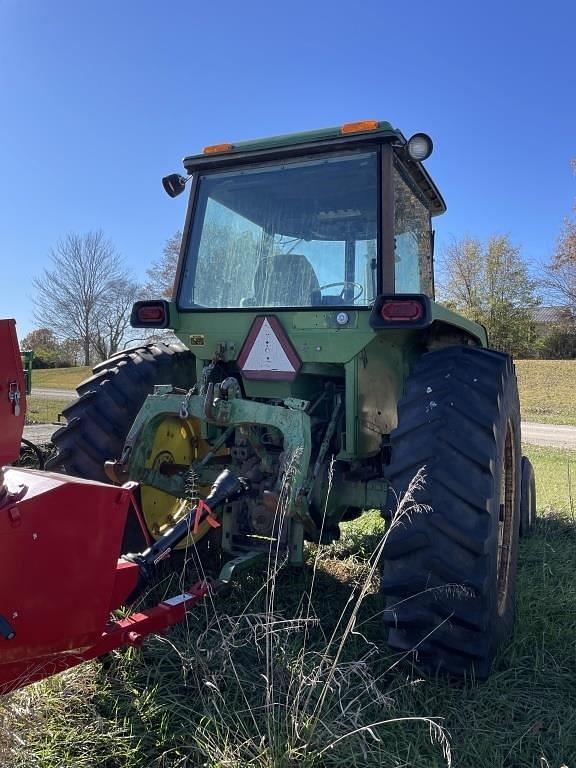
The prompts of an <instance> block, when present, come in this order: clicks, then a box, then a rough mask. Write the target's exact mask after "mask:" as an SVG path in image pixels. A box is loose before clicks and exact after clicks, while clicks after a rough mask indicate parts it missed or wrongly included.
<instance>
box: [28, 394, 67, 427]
mask: <svg viewBox="0 0 576 768" xmlns="http://www.w3.org/2000/svg"><path fill="white" fill-rule="evenodd" d="M69 403H70V400H69V399H62V400H53V399H50V398H47V397H36V396H34V395H31V396H29V397H27V398H26V424H54V423H55V422H57V421H58V414H59V413H62V409H63V408H65V407H66V406H67V405H68V404H69ZM65 423H66V420H65V419H62V424H65Z"/></svg>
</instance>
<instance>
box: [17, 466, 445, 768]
mask: <svg viewBox="0 0 576 768" xmlns="http://www.w3.org/2000/svg"><path fill="white" fill-rule="evenodd" d="M423 482H424V478H423V475H422V474H421V473H419V474H418V476H417V477H416V478H415V479H414V481H413V483H412V485H411V486H410V488H409V489H408V491H407V493H406V494H405V495H404V497H403V498H402V499H400V500H399V503H398V509H397V512H396V515H395V516H394V518H393V521H392V525H391V526H390V527H389V528H388V530H387V531H386V532H384V533H381V535H380V536H379V541H378V544H377V546H376V548H375V550H374V552H373V553H372V556H371V557H370V558H368V560H366V561H364V562H359V561H355V562H353V568H354V570H355V578H354V580H353V582H352V584H351V586H350V588H349V589H348V590H347V591H348V596H347V599H346V600H345V601H342V602H341V603H340V606H339V608H340V609H341V610H340V611H339V612H338V613H335V612H333V611H332V612H329V613H328V614H327V615H326V614H325V612H323V611H320V612H318V611H317V605H318V604H319V603H320V604H321V603H322V601H323V598H324V595H323V594H322V586H323V581H324V579H325V572H324V570H323V567H324V563H325V555H324V554H323V551H322V549H321V548H310V550H309V553H308V557H309V565H310V571H311V577H310V581H309V584H308V585H307V588H306V589H301V588H299V587H301V586H302V585H303V584H304V583H305V579H303V574H302V573H298V578H297V579H294V574H293V572H292V573H290V571H291V569H288V568H285V567H284V566H285V562H284V559H285V555H284V553H283V552H282V551H280V549H279V548H278V547H277V545H276V544H273V545H272V546H271V548H270V550H269V557H268V562H267V563H266V568H265V569H264V570H263V571H261V572H260V573H253V574H252V575H251V577H249V579H248V581H249V582H251V583H249V588H248V590H246V591H247V592H251V594H250V595H249V596H248V597H247V599H246V600H245V602H244V605H243V607H242V608H241V610H239V611H237V612H235V611H231V610H230V608H231V607H232V606H231V605H230V604H229V605H228V606H227V608H228V610H227V611H226V610H225V609H223V608H222V607H220V606H219V605H218V604H217V602H216V599H215V598H212V597H210V598H209V600H208V602H207V603H206V604H205V605H204V611H203V612H202V613H199V614H191V615H190V616H189V618H188V620H187V622H186V623H185V624H184V625H182V626H181V627H180V628H179V629H178V630H177V631H176V632H174V633H173V634H171V635H170V638H169V639H168V638H160V637H156V638H153V639H151V641H150V642H149V643H148V644H147V646H146V647H145V649H144V650H143V651H141V652H136V651H132V650H131V651H122V652H117V653H115V654H113V655H112V656H111V657H110V658H109V659H108V660H107V662H106V682H104V677H103V676H102V674H101V672H100V671H97V673H96V680H95V679H94V670H95V669H96V670H98V666H97V665H93V666H92V668H91V669H89V671H88V675H87V677H86V678H85V677H84V674H83V673H84V670H75V671H74V672H71V673H67V674H65V675H61V676H60V678H59V679H58V680H55V681H48V682H46V683H42V684H39V685H37V686H34V687H33V688H32V689H30V690H27V691H24V692H21V693H18V694H14V695H13V696H12V697H11V698H12V701H11V709H12V713H13V721H14V716H15V722H17V723H18V725H19V726H20V727H22V719H21V718H20V717H19V713H21V712H22V711H28V710H29V709H30V702H31V698H30V697H36V699H35V700H36V702H38V698H39V697H45V698H46V699H47V700H49V699H50V698H52V697H53V696H54V694H55V692H57V693H56V695H57V696H60V697H61V696H62V695H64V696H65V695H66V692H67V691H68V690H70V686H71V687H72V690H74V691H77V692H78V693H77V694H76V693H75V694H74V695H79V696H80V698H82V699H83V701H84V706H85V707H86V706H87V707H88V708H87V709H86V710H85V712H86V716H87V717H88V716H90V714H89V713H90V709H91V707H94V706H96V708H97V709H98V710H99V709H100V708H101V707H104V709H105V710H107V708H108V707H112V712H109V711H108V712H105V714H104V716H102V715H99V717H94V716H90V720H91V724H92V727H94V725H95V724H97V723H98V722H106V721H107V717H109V716H110V714H113V715H114V720H115V722H116V727H117V728H118V729H119V730H118V731H117V732H116V733H114V734H113V743H116V741H117V740H120V741H121V743H122V744H123V745H124V749H123V750H121V751H120V752H119V753H115V754H113V755H109V756H108V757H107V758H106V761H105V762H102V763H96V762H94V763H93V764H94V765H98V764H101V765H106V766H110V767H112V766H128V765H130V766H136V765H142V766H144V765H158V766H165V767H166V768H167V767H168V766H170V768H172V767H174V768H176V766H192V765H194V766H196V765H205V766H213V768H241V767H242V766H255V768H289V767H290V766H304V768H308V766H354V765H362V766H364V767H366V766H376V765H378V766H380V765H385V764H393V763H392V762H390V761H391V760H392V757H391V755H390V753H389V749H388V747H387V739H386V732H387V731H388V729H399V728H402V727H406V725H408V727H409V728H411V729H412V728H414V727H420V728H423V729H424V730H425V731H426V733H427V734H428V736H427V738H429V739H430V740H431V743H433V744H435V745H436V746H435V747H434V749H436V751H437V753H438V755H439V756H440V758H441V759H442V762H443V763H445V764H447V765H450V745H449V740H448V736H447V733H446V731H445V729H444V728H443V726H442V724H441V721H440V720H438V719H437V718H434V717H429V716H428V715H425V716H423V715H409V716H406V715H405V714H403V712H402V710H401V709H400V708H399V707H398V705H397V692H398V690H397V689H398V688H400V689H410V688H411V687H413V682H411V681H407V682H405V683H403V684H402V685H401V686H398V681H397V680H395V682H394V688H395V689H396V690H390V685H389V681H388V679H387V674H388V672H389V667H383V668H381V669H380V668H378V667H377V666H375V665H374V659H375V657H377V656H378V646H377V644H375V643H374V642H373V641H372V640H369V639H368V638H367V637H366V635H365V634H364V632H363V629H362V623H363V621H364V620H365V617H364V616H362V615H361V612H362V610H363V606H364V603H365V601H366V598H367V597H368V596H369V595H371V594H373V593H374V591H375V590H377V581H378V562H379V560H380V556H381V553H382V549H383V547H384V544H385V541H386V539H387V536H388V534H389V531H390V530H391V529H392V528H393V527H394V526H395V525H401V524H403V522H404V521H405V520H406V519H407V518H408V517H409V516H410V515H412V514H425V513H426V510H424V509H422V508H420V507H418V505H417V504H416V503H415V501H414V495H413V494H414V492H415V491H417V490H418V489H419V488H420V487H421V486H422V483H423ZM286 501H287V493H283V494H282V495H281V498H280V502H279V504H278V509H277V512H276V514H277V517H278V519H277V526H278V527H281V526H282V525H283V524H284V523H285V522H286V514H287V512H286V510H287V504H286ZM191 555H192V556H193V557H192V558H191V559H193V560H194V561H196V564H197V565H198V562H199V560H198V558H197V557H196V556H195V553H194V552H192V553H191ZM200 570H201V573H200V575H201V576H203V577H204V576H206V574H204V573H202V566H201V565H200ZM323 574H324V575H323ZM182 576H183V574H180V577H179V578H182ZM258 578H260V584H258ZM168 580H169V581H170V579H168ZM171 581H172V582H174V581H175V579H174V578H172V579H171ZM289 581H292V588H293V589H292V596H293V598H294V599H295V601H296V604H295V605H294V606H293V608H292V609H291V610H286V604H285V600H284V599H283V598H284V595H285V590H286V589H287V587H288V583H287V582H289ZM167 587H168V584H164V585H163V589H166V588H167ZM172 591H173V585H172ZM279 595H280V596H281V601H280V603H281V604H280V605H279V604H278V602H279V601H278V599H277V598H278V596H279ZM233 598H234V601H235V602H240V600H241V597H240V595H234V596H233ZM342 605H343V608H342ZM323 614H324V615H323ZM327 619H328V620H327ZM85 680H88V681H91V682H88V683H87V685H88V687H89V695H86V694H87V693H88V691H87V690H86V689H84V691H82V688H83V685H82V683H83V682H84V681H85ZM79 683H80V685H79ZM85 684H86V683H85ZM86 702H90V703H89V704H88V705H86ZM41 710H42V708H41V707H40V709H39V711H41ZM59 711H60V710H59V708H56V710H55V712H54V713H53V715H52V716H51V717H52V720H53V722H55V723H58V722H59V721H58V717H59ZM81 712H82V708H79V711H78V712H77V713H76V714H77V715H78V714H80V713H81ZM128 712H130V715H129V716H128V714H127V713H128ZM60 725H61V726H62V727H63V728H64V727H65V726H64V722H61V723H60ZM34 733H36V732H35V731H34ZM90 733H91V737H90V741H89V742H88V743H85V745H84V748H85V753H84V755H83V756H78V755H75V757H74V760H75V761H76V762H74V763H72V764H73V765H84V764H86V765H89V764H90V760H91V759H92V760H94V756H95V754H98V753H99V751H100V750H101V744H100V743H99V741H98V734H97V733H93V732H92V731H90ZM78 735H79V734H78V733H77V732H76V733H75V732H74V728H73V727H72V728H71V729H70V730H69V731H68V734H67V738H68V739H71V741H72V743H75V744H78ZM19 738H20V739H21V740H22V745H21V746H22V747H25V748H26V747H29V745H30V740H31V741H32V742H36V737H35V736H34V735H33V733H31V732H30V731H29V730H28V729H27V728H24V735H23V736H20V737H19ZM36 748H38V745H36ZM9 750H10V764H11V765H22V766H23V765H26V763H25V762H21V763H19V762H18V760H19V759H20V758H19V750H18V748H17V745H16V744H15V743H14V742H12V744H11V745H10V747H9ZM27 751H28V750H27ZM41 753H42V748H41V746H40V752H38V751H36V752H35V755H39V754H41ZM82 761H84V762H82ZM28 764H30V765H31V763H28ZM40 764H43V763H40ZM46 764H48V763H46ZM72 764H71V765H72Z"/></svg>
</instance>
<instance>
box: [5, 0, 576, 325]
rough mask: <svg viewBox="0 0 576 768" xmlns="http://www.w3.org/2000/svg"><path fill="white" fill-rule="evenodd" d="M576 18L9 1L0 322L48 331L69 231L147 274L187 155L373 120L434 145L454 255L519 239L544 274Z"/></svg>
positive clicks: (573, 98) (534, 7)
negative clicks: (106, 242)
mask: <svg viewBox="0 0 576 768" xmlns="http://www.w3.org/2000/svg"><path fill="white" fill-rule="evenodd" d="M575 28H576V3H575V2H574V1H573V0H562V1H560V0H549V1H548V2H546V3H527V2H526V1H525V0H524V1H523V2H521V1H520V0H508V2H505V1H504V0H500V2H498V3H496V2H493V0H483V1H482V2H474V3H472V2H468V1H467V0H460V1H459V2H455V1H453V0H437V2H436V3H431V2H424V0H412V1H411V2H405V3H398V2H389V1H388V0H379V1H377V0H364V1H363V2H356V3H344V2H337V1H336V0H332V1H331V2H328V0H306V1H303V0H291V2H290V3H282V4H280V3H272V2H270V1H268V2H265V1H264V0H242V2H232V1H231V0H219V1H218V2H215V1H214V0H212V2H210V3H208V2H200V1H199V0H169V1H168V0H165V2H159V0H138V1H136V0H122V2H118V0H98V2H89V1H88V0H84V1H83V2H79V1H78V0H75V1H74V2H73V1H72V0H0V137H1V140H0V267H1V270H2V277H1V280H0V317H15V318H16V320H17V323H18V333H19V336H20V338H22V337H23V336H24V335H26V333H28V332H29V331H30V330H32V329H33V328H34V327H37V324H36V323H35V321H34V316H33V313H34V290H33V286H32V280H33V278H34V277H35V276H38V275H40V274H41V272H42V269H43V268H44V267H47V266H49V254H50V249H51V248H52V247H54V246H55V245H56V243H57V241H58V240H59V239H60V238H62V237H64V236H65V235H66V234H67V233H69V232H76V233H84V232H88V231H90V230H99V229H101V230H103V232H104V233H105V235H106V236H107V237H108V238H110V239H111V240H112V242H113V243H114V244H115V246H116V248H117V249H118V251H119V252H120V253H121V254H122V255H123V257H124V258H125V260H126V262H127V264H128V265H129V267H130V269H131V270H132V272H133V274H134V276H135V277H136V278H138V279H143V278H144V276H145V270H146V268H147V267H148V266H149V265H150V263H151V261H152V260H153V259H156V258H157V257H158V256H159V255H160V253H161V251H162V247H163V245H164V243H165V241H166V240H167V238H169V237H170V236H171V235H173V234H174V232H175V231H176V230H178V229H179V228H181V227H182V224H183V221H184V215H185V206H186V200H185V199H184V198H185V196H181V197H179V198H177V199H175V200H171V199H170V198H169V197H167V195H166V194H165V193H164V191H163V190H162V186H161V183H160V180H161V177H162V176H164V175H165V174H167V173H170V172H174V171H181V170H182V165H181V160H182V158H183V157H184V156H185V155H188V154H193V153H196V152H198V151H201V149H202V148H203V147H204V146H205V145H207V144H214V143H219V142H228V141H229V142H234V141H239V140H243V139H252V138H259V137H263V136H270V135H276V134H279V133H291V132H296V131H303V130H309V129H314V128H322V127H328V126H333V125H339V124H341V123H344V122H351V121H355V120H362V119H374V118H375V119H382V120H388V121H390V122H391V123H392V124H393V125H394V126H396V127H397V128H399V129H400V130H401V131H402V132H403V133H404V135H405V136H407V137H408V136H410V135H412V134H413V133H415V132H418V131H424V132H426V133H428V134H429V135H430V136H431V137H432V138H433V140H434V153H433V155H432V157H431V158H430V159H429V160H428V161H426V167H427V169H428V171H429V172H430V174H431V175H432V178H433V179H434V180H435V182H436V183H437V185H438V186H439V188H440V190H441V192H442V194H443V196H444V198H445V200H446V202H447V205H448V212H447V213H446V214H445V215H444V216H442V217H440V218H438V219H436V220H435V228H436V232H437V235H436V244H437V249H438V250H440V251H441V250H442V248H443V247H445V246H446V245H448V244H449V243H450V242H451V241H452V240H453V239H454V238H457V239H458V238H461V237H463V236H465V235H472V236H477V237H480V238H486V237H488V236H489V235H491V234H493V233H508V234H509V235H510V236H511V238H512V240H513V242H514V243H515V244H517V245H518V246H519V247H520V248H521V249H522V253H523V254H524V255H525V256H526V258H527V259H528V260H529V261H530V262H531V263H532V264H533V269H534V270H535V271H536V272H537V271H538V270H539V268H540V266H541V265H542V264H543V263H545V261H546V260H547V259H548V258H549V257H550V255H551V254H552V252H553V250H554V246H555V243H556V239H557V237H558V235H559V232H560V229H561V226H562V221H563V219H564V217H565V216H567V215H568V214H570V213H571V210H572V206H573V204H574V200H575V198H576V177H575V176H574V175H573V173H572V170H571V167H570V160H571V159H572V158H575V157H576V54H575V51H574V31H575Z"/></svg>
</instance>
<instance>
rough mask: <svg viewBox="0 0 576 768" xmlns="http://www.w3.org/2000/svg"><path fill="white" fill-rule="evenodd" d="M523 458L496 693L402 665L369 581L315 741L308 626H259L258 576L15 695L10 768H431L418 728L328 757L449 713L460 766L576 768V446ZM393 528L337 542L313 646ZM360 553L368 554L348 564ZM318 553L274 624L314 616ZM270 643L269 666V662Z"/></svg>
mask: <svg viewBox="0 0 576 768" xmlns="http://www.w3.org/2000/svg"><path fill="white" fill-rule="evenodd" d="M527 453H528V455H529V457H530V458H531V460H532V462H533V464H534V467H535V470H536V477H537V493H538V512H539V519H538V522H537V525H536V530H535V532H534V533H533V534H532V535H531V536H530V537H529V538H527V539H524V540H523V541H522V543H521V547H520V564H519V573H518V590H517V591H518V595H517V622H516V632H515V637H514V640H513V642H512V643H510V644H509V645H508V646H507V647H505V648H503V649H502V651H501V653H500V654H499V656H498V658H497V660H496V663H495V667H494V671H493V674H492V676H491V678H490V679H489V681H488V682H486V683H484V684H481V685H473V684H466V685H462V684H460V685H452V686H450V685H448V684H447V683H446V682H445V681H441V680H439V681H436V680H419V679H418V678H417V677H415V676H412V675H411V674H410V671H409V670H406V669H397V668H393V663H394V661H395V659H394V657H392V656H391V655H390V654H389V652H388V651H387V650H386V646H385V643H384V639H383V633H382V628H381V622H380V618H379V612H380V611H381V610H382V607H383V604H382V600H381V598H380V596H379V594H378V588H377V578H372V579H371V580H370V581H369V582H368V584H369V589H368V591H367V594H366V596H365V599H364V600H363V602H362V604H361V607H360V610H359V614H358V616H357V620H356V625H355V632H354V633H352V634H350V635H349V636H348V641H347V643H346V646H345V649H344V655H343V657H342V659H341V661H343V662H344V663H345V664H344V665H342V666H339V667H338V675H337V676H336V677H335V679H334V680H333V684H332V685H331V689H330V698H329V700H328V703H327V705H326V706H325V707H324V708H323V709H322V714H323V721H322V723H323V724H322V725H320V726H318V727H317V730H316V731H315V732H314V731H313V730H312V731H311V729H312V724H311V722H312V721H311V720H310V719H308V720H307V719H306V717H302V715H303V714H304V715H306V712H307V710H306V709H305V708H304V706H303V704H304V703H305V701H304V693H306V694H307V693H310V696H311V700H312V702H314V701H316V700H317V699H318V697H319V691H320V688H318V685H316V684H314V682H313V681H314V678H313V675H312V673H313V672H314V670H316V671H318V667H317V666H316V667H315V666H314V665H315V661H317V658H316V657H314V656H313V655H312V654H309V655H304V656H303V655H302V653H301V651H302V641H303V636H304V633H303V630H302V627H297V626H296V625H292V626H290V627H288V629H287V628H286V627H285V626H283V625H280V624H274V626H273V631H272V632H271V633H270V631H269V632H268V633H267V632H266V626H264V625H263V622H264V618H263V617H266V615H267V614H266V613H265V609H266V607H268V608H269V607H270V604H269V600H268V602H267V599H266V595H265V594H263V593H262V592H261V591H259V590H260V587H261V585H262V582H263V581H264V580H265V577H266V573H265V569H264V567H261V568H260V569H255V570H253V571H252V572H248V573H247V574H245V575H244V576H243V577H242V578H241V580H240V582H239V584H238V585H237V586H235V587H234V589H233V590H232V591H231V592H230V593H229V594H228V595H223V596H221V597H218V598H217V603H216V605H217V608H216V609H215V608H213V607H212V606H211V605H210V603H207V604H206V605H205V606H204V607H203V608H200V609H197V610H196V612H194V613H193V614H191V615H190V617H189V620H188V623H187V625H184V626H181V627H179V628H178V629H175V630H174V631H173V632H172V633H170V635H169V636H168V637H167V638H151V639H150V640H149V641H148V642H147V643H146V645H145V647H144V649H143V650H141V651H134V650H131V651H123V652H118V653H115V654H113V655H112V656H111V657H110V658H108V660H107V661H106V662H104V663H102V662H95V663H92V664H90V665H87V666H84V667H80V668H78V669H76V670H72V671H70V672H69V673H66V674H64V675H61V676H59V677H58V678H55V679H53V680H51V681H47V682H44V683H41V684H37V685H35V686H31V687H30V688H28V689H24V690H23V691H21V692H18V693H16V694H14V695H12V696H11V697H9V698H8V699H7V700H5V703H4V704H3V705H2V704H0V765H2V766H4V765H6V766H8V765H10V766H14V768H60V767H61V768H64V767H65V768H84V767H85V768H99V767H101V768H192V767H193V766H194V767H196V766H201V765H204V766H207V767H208V768H245V767H246V768H248V766H249V765H250V766H255V767H256V768H262V767H263V766H266V767H267V768H287V766H290V767H292V766H303V768H331V767H332V766H342V767H344V766H362V768H376V766H384V767H387V766H406V767H407V768H416V767H421V768H434V767H435V766H442V765H445V764H446V761H445V759H444V757H443V754H442V749H441V748H440V746H439V745H438V743H437V742H434V741H432V740H431V739H430V734H429V730H428V727H427V725H426V724H423V723H422V722H417V721H412V720H411V721H408V722H400V723H395V724H388V725H383V726H379V727H376V728H374V729H373V732H372V733H373V736H374V738H372V736H371V735H370V734H366V733H364V734H360V735H357V736H353V737H350V738H347V739H343V740H342V741H340V742H337V743H335V744H334V747H333V749H327V746H328V745H329V744H330V743H331V742H334V741H335V739H336V738H337V737H338V735H340V734H342V733H343V732H345V731H346V730H350V729H352V728H353V727H354V725H355V724H356V723H359V722H360V723H362V724H364V725H366V724H369V723H370V722H374V721H380V720H384V719H390V718H400V717H409V718H411V717H437V718H443V719H442V721H441V722H442V723H443V725H444V727H445V728H446V729H447V731H448V732H449V733H450V740H451V745H452V756H453V764H454V765H455V766H458V767H459V768H529V767H532V766H534V768H560V766H562V765H567V766H569V768H574V762H573V760H574V758H575V756H576V650H575V647H576V646H575V640H574V638H575V637H576V568H575V563H576V521H575V519H574V516H573V514H572V508H571V494H570V484H571V474H572V471H573V470H574V467H575V464H576V462H575V459H576V452H567V451H560V450H554V449H549V448H533V447H528V448H527ZM381 532H382V521H381V520H380V518H379V517H378V515H375V514H373V513H371V514H368V515H366V516H364V517H363V518H361V519H360V520H358V521H354V522H353V523H348V524H345V525H344V526H343V535H342V538H341V540H340V541H339V542H338V543H337V544H335V545H333V546H332V547H330V548H326V549H325V551H324V553H323V555H322V557H321V558H320V560H319V561H318V570H317V573H316V576H315V577H314V580H315V584H314V589H313V598H312V602H313V610H312V611H311V613H310V617H311V618H313V619H314V620H315V623H314V624H311V625H307V627H308V629H307V631H306V636H307V650H308V651H309V652H313V651H318V652H322V651H324V652H325V649H326V646H327V637H329V636H330V633H331V632H332V630H333V629H334V627H335V625H336V624H337V622H338V618H339V616H340V613H341V611H342V608H343V607H344V606H345V605H346V603H347V601H348V599H349V597H350V595H351V593H352V591H353V590H354V588H355V585H358V584H360V583H362V582H363V581H364V580H365V577H366V572H367V567H368V566H367V560H366V558H367V555H368V554H369V552H370V551H371V550H372V549H373V547H374V545H375V544H376V543H377V541H378V540H379V538H380V535H381ZM358 548H359V549H360V552H361V556H360V557H353V556H352V555H351V554H350V553H351V551H352V550H353V549H358ZM308 557H309V564H308V566H307V567H306V568H305V569H303V570H301V571H298V570H294V569H288V568H286V569H284V570H282V571H280V573H279V574H278V577H277V581H276V584H275V595H276V597H275V606H274V612H273V615H274V616H276V617H277V618H279V619H281V618H285V619H293V618H294V617H297V616H305V615H306V606H307V602H306V599H303V598H302V596H303V595H306V593H307V592H309V591H310V590H311V588H312V578H313V576H312V564H311V563H312V559H313V557H314V549H313V548H310V549H309V550H308ZM356 589H358V587H357V586H356ZM247 606H248V608H247ZM349 611H350V605H349ZM241 614H244V618H241V619H238V618H235V617H239V616H240V615H241ZM348 615H349V613H348ZM268 616H270V614H268ZM268 621H270V619H268ZM268 630H270V625H268ZM267 637H268V638H272V639H271V640H270V647H269V651H270V655H271V658H273V659H274V666H273V667H270V666H268V667H267V666H266V664H265V657H266V638H267ZM375 650H377V652H376V653H375V652H374V651H375ZM327 656H330V653H329V654H327ZM358 660H360V663H359V661H358ZM304 671H308V672H309V673H310V675H309V676H308V677H306V676H305V675H303V674H302V673H303V672H304ZM323 674H324V678H325V677H326V670H324V671H323ZM264 675H267V676H268V680H269V681H273V684H274V695H273V697H272V702H268V707H270V706H273V707H274V712H275V713H276V715H275V717H273V718H272V719H270V718H269V719H268V720H267V719H266V717H265V712H266V706H267V705H266V696H265V692H266V690H267V686H266V684H265V681H264ZM320 677H322V676H321V675H320ZM294 680H296V681H298V682H299V683H300V685H299V686H298V687H297V688H295V687H294V685H293V681H294ZM291 684H292V687H290V686H291ZM294 702H295V703H296V704H298V703H299V705H300V710H295V709H294V706H295V703H294ZM253 718H254V720H253ZM291 718H292V719H291ZM294 719H295V720H296V721H297V722H298V724H299V726H300V728H301V731H300V735H301V736H306V737H309V738H310V741H311V743H312V744H313V747H314V749H313V750H312V751H311V752H310V753H309V755H308V757H306V756H305V755H303V754H300V755H298V754H297V753H296V752H295V751H294V750H293V751H292V753H290V752H289V749H288V745H289V744H292V746H294V744H295V743H296V742H295V740H294V736H293V732H292V731H293V720H294ZM266 722H268V724H271V727H270V728H267V727H266ZM324 724H325V727H324ZM258 734H261V735H262V737H263V739H262V741H260V740H259V738H258ZM2 749H3V750H4V756H3V757H2ZM323 750H325V751H323ZM319 753H321V754H320V756H318V755H319ZM315 755H316V756H315ZM2 759H3V760H4V762H2Z"/></svg>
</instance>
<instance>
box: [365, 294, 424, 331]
mask: <svg viewBox="0 0 576 768" xmlns="http://www.w3.org/2000/svg"><path fill="white" fill-rule="evenodd" d="M430 322H431V309H430V299H429V298H428V297H427V296H424V295H422V294H419V293H413V294H404V295H400V294H396V295H389V296H378V297H377V298H376V301H375V302H374V306H373V308H372V313H371V315H370V325H371V326H372V328H425V327H426V326H428V325H430Z"/></svg>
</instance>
